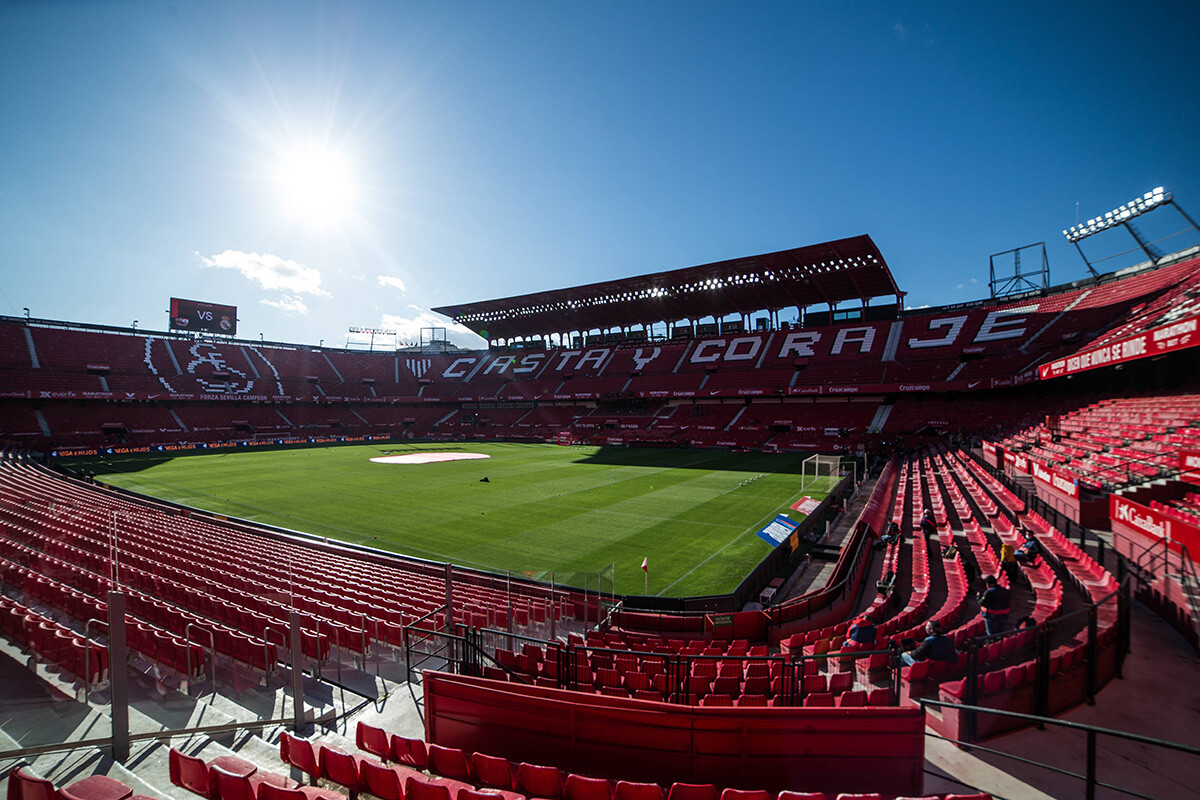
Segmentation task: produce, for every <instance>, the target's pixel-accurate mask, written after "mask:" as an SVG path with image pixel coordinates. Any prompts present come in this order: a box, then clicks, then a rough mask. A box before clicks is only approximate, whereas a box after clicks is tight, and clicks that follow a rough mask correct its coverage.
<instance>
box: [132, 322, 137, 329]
mask: <svg viewBox="0 0 1200 800" xmlns="http://www.w3.org/2000/svg"><path fill="white" fill-rule="evenodd" d="M133 329H134V330H135V331H136V330H137V320H136V319H135V320H134V321H133Z"/></svg>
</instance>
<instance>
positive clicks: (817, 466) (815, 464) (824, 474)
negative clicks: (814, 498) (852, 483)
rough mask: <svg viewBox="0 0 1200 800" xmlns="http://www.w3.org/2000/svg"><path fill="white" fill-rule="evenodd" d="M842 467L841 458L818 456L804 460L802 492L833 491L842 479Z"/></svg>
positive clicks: (801, 482)
mask: <svg viewBox="0 0 1200 800" xmlns="http://www.w3.org/2000/svg"><path fill="white" fill-rule="evenodd" d="M841 466H842V457H841V456H831V455H824V454H817V455H815V456H809V457H808V458H806V459H804V461H803V462H802V464H801V471H800V491H802V492H808V491H810V490H812V491H819V492H823V493H829V492H831V491H833V488H834V487H835V486H837V484H838V480H840V478H841Z"/></svg>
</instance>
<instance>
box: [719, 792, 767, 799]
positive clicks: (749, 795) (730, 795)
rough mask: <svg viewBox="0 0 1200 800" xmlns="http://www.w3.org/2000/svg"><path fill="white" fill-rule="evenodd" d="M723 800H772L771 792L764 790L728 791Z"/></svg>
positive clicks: (723, 795) (722, 793)
mask: <svg viewBox="0 0 1200 800" xmlns="http://www.w3.org/2000/svg"><path fill="white" fill-rule="evenodd" d="M721 800H772V798H771V794H770V792H767V791H764V790H762V789H726V790H725V791H723V792H721Z"/></svg>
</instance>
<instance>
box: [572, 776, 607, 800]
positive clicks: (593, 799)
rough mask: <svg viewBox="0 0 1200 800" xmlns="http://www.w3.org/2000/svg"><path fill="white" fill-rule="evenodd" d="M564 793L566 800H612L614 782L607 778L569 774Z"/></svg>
mask: <svg viewBox="0 0 1200 800" xmlns="http://www.w3.org/2000/svg"><path fill="white" fill-rule="evenodd" d="M564 795H565V797H566V800H612V783H610V782H609V781H608V780H607V779H605V778H586V777H584V776H583V775H568V776H567V782H566V787H565V790H564Z"/></svg>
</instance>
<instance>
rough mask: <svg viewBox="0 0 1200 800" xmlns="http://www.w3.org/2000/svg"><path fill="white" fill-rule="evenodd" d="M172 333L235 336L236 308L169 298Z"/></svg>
mask: <svg viewBox="0 0 1200 800" xmlns="http://www.w3.org/2000/svg"><path fill="white" fill-rule="evenodd" d="M170 328H171V330H173V331H198V332H200V333H220V334H223V335H225V336H235V335H236V334H237V306H219V305H217V304H216V303H200V302H197V301H196V300H180V299H179V298H178V297H172V298H171V322H170Z"/></svg>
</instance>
